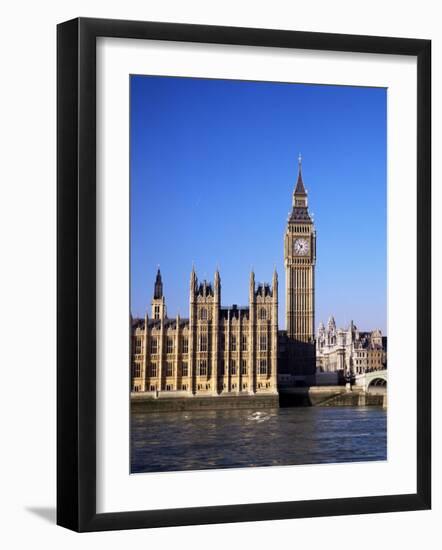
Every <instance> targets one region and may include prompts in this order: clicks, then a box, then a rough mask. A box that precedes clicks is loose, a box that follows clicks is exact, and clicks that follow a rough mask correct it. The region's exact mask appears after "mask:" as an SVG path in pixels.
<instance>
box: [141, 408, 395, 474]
mask: <svg viewBox="0 0 442 550" xmlns="http://www.w3.org/2000/svg"><path fill="white" fill-rule="evenodd" d="M386 459H387V412H386V410H385V409H383V408H381V407H292V408H280V409H262V410H256V409H250V410H220V411H187V412H184V411H181V412H170V413H164V412H162V413H151V412H148V413H145V412H143V413H138V412H137V413H133V414H132V419H131V472H132V473H141V472H169V471H176V470H204V469H208V468H240V467H247V466H282V465H290V464H293V465H294V464H321V463H333V462H362V461H370V460H386Z"/></svg>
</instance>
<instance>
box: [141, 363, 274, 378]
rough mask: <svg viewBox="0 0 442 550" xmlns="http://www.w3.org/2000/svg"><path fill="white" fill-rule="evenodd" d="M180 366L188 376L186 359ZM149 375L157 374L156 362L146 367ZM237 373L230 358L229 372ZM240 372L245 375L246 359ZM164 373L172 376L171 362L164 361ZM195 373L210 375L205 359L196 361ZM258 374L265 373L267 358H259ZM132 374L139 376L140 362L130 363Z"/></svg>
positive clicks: (183, 374) (221, 368) (182, 373)
mask: <svg viewBox="0 0 442 550" xmlns="http://www.w3.org/2000/svg"><path fill="white" fill-rule="evenodd" d="M179 367H180V371H181V372H180V374H181V376H183V377H186V376H189V365H188V363H187V361H184V362H183V363H181V365H180V366H179ZM148 373H149V377H151V378H155V377H157V376H158V365H157V363H151V364H150V365H149V368H148ZM237 373H238V370H237V362H236V360H235V359H231V360H230V374H231V375H232V376H236V374H237ZM240 373H241V375H242V376H244V375H247V360H246V359H242V360H241V368H240ZM165 374H166V377H170V376H174V368H173V363H171V362H169V361H168V362H166V364H165ZM196 374H197V376H209V377H210V376H211V365H210V363H208V361H207V359H201V360H199V361H198V362H197V368H196ZM225 374H226V373H225V362H224V360H222V361H221V365H220V372H219V375H221V376H224V375H225ZM258 374H267V359H260V360H259V364H258ZM132 376H133V377H134V378H140V376H141V363H138V362H134V363H133V365H132Z"/></svg>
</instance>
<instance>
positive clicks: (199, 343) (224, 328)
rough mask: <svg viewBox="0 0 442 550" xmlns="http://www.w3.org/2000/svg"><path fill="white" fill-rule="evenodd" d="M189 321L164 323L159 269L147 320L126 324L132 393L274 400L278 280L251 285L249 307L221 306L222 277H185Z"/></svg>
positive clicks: (163, 299)
mask: <svg viewBox="0 0 442 550" xmlns="http://www.w3.org/2000/svg"><path fill="white" fill-rule="evenodd" d="M189 298H190V310H189V318H187V319H182V318H180V317H179V316H177V317H176V318H173V319H170V318H168V316H167V312H166V300H165V295H164V293H163V284H162V279H161V274H160V271H159V270H158V273H157V277H156V282H155V286H154V294H153V299H152V310H151V317H150V318H149V316H148V315H147V314H146V316H145V318H144V319H133V320H132V337H131V348H132V351H131V355H132V377H131V385H132V391H133V392H150V393H151V394H152V395H156V396H157V395H159V394H160V392H167V395H169V396H183V397H184V396H193V395H200V396H219V395H240V394H243V395H256V394H259V395H265V394H277V345H278V342H277V340H278V276H277V273H276V271H275V272H274V274H273V281H272V284H271V285H270V284H259V285H256V284H255V276H254V273H253V272H252V273H251V274H250V282H249V305H248V306H247V307H238V306H237V305H232V306H230V307H223V306H222V305H221V278H220V274H219V272H218V271H216V273H215V278H214V281H213V284H212V283H209V282H207V281H202V282H199V281H198V279H197V276H196V273H195V271H194V270H192V273H191V276H190V290H189Z"/></svg>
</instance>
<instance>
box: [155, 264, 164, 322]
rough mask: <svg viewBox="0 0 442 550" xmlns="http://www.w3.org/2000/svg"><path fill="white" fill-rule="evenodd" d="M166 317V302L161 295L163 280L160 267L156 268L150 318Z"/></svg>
mask: <svg viewBox="0 0 442 550" xmlns="http://www.w3.org/2000/svg"><path fill="white" fill-rule="evenodd" d="M165 317H166V302H165V300H164V295H163V281H162V279H161V272H160V268H158V271H157V276H156V279H155V285H154V289H153V298H152V319H164V318H165Z"/></svg>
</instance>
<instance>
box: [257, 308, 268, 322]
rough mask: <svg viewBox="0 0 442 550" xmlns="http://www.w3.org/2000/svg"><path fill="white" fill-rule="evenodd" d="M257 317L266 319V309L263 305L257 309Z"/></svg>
mask: <svg viewBox="0 0 442 550" xmlns="http://www.w3.org/2000/svg"><path fill="white" fill-rule="evenodd" d="M259 318H260V319H261V320H264V319H267V311H266V310H265V308H263V307H262V308H261V309H260V310H259Z"/></svg>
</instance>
